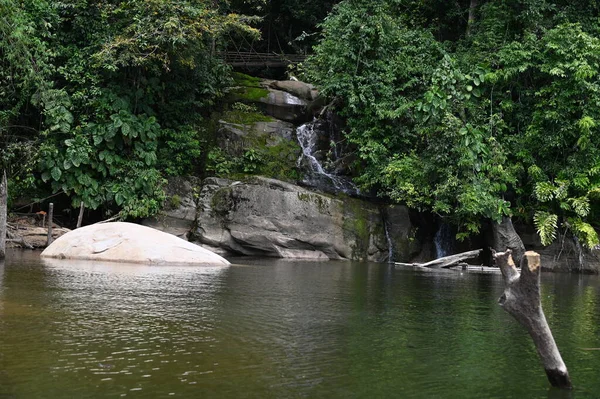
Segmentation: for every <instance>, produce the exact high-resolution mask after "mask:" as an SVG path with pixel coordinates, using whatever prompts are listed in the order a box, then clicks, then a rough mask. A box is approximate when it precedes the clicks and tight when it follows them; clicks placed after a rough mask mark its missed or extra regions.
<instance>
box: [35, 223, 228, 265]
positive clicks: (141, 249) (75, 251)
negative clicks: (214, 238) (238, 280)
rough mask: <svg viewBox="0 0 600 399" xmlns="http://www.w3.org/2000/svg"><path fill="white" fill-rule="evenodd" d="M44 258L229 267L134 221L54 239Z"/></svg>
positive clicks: (211, 255)
mask: <svg viewBox="0 0 600 399" xmlns="http://www.w3.org/2000/svg"><path fill="white" fill-rule="evenodd" d="M41 256H42V257H44V258H60V259H87V260H100V261H112V262H130V263H153V264H165V263H185V264H203V265H211V266H227V265H229V262H228V261H227V260H226V259H224V258H223V257H221V256H219V255H217V254H215V253H213V252H211V251H209V250H207V249H205V248H202V247H200V246H198V245H196V244H192V243H190V242H187V241H185V240H182V239H181V238H178V237H175V236H174V235H171V234H167V233H163V232H161V231H158V230H155V229H153V228H150V227H146V226H141V225H138V224H134V223H125V222H114V223H102V224H93V225H90V226H86V227H81V228H79V229H76V230H73V231H71V232H69V233H67V234H65V235H63V236H61V237H60V238H58V239H57V240H56V241H54V242H53V243H52V244H51V245H50V246H49V247H48V248H46V249H45V250H44V252H42V254H41Z"/></svg>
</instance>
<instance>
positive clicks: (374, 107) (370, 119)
mask: <svg viewBox="0 0 600 399" xmlns="http://www.w3.org/2000/svg"><path fill="white" fill-rule="evenodd" d="M451 3H452V2H442V1H441V0H440V1H433V2H430V3H427V4H425V3H422V2H412V1H406V2H404V1H401V2H398V1H395V0H386V1H381V2H369V1H366V0H355V1H343V2H341V3H340V4H338V5H337V6H336V7H335V8H334V11H333V13H332V14H331V15H330V16H329V17H328V18H327V19H326V20H325V21H324V23H323V25H322V30H323V35H322V39H321V42H320V43H319V45H318V46H317V47H316V48H315V55H314V56H313V57H311V58H310V59H309V60H308V62H307V63H306V76H307V77H308V79H309V80H311V81H313V82H315V83H317V84H318V85H319V86H320V89H321V91H322V93H324V94H325V95H328V96H330V97H334V98H335V99H336V101H335V104H337V108H338V112H339V113H340V114H342V115H343V116H344V117H345V118H346V119H347V126H348V132H347V136H348V139H349V140H350V141H351V142H352V143H354V144H355V145H356V146H357V148H358V155H359V162H360V163H361V165H360V167H358V168H356V169H357V170H360V171H361V173H360V175H359V176H358V178H357V181H358V182H359V183H361V184H362V186H363V187H366V188H372V189H376V190H377V191H378V192H379V194H380V195H382V196H386V197H389V198H392V199H394V200H396V201H398V202H404V203H406V204H407V205H409V206H410V207H413V208H417V209H421V210H428V211H431V212H435V213H437V214H439V215H441V216H444V217H445V219H446V220H450V221H453V222H454V223H455V224H456V225H457V226H458V227H459V234H458V236H459V238H464V237H467V236H468V235H470V234H473V233H477V232H478V231H479V226H480V223H481V221H482V220H483V219H495V220H499V219H500V218H501V217H502V216H503V215H511V214H512V213H514V212H515V211H517V209H518V213H519V214H520V215H529V217H532V216H533V219H534V223H535V224H536V226H537V228H538V231H539V233H540V236H541V237H542V241H543V242H544V243H545V244H548V243H549V242H551V240H552V239H553V238H554V237H555V231H556V229H557V228H558V226H560V225H562V224H565V225H566V224H568V222H567V220H571V219H572V220H577V221H579V222H577V223H571V229H572V231H573V233H574V234H576V235H577V236H578V237H579V238H580V239H581V241H582V242H583V243H584V244H585V245H587V246H588V247H592V246H594V245H596V244H597V242H595V243H594V240H595V239H597V236H595V235H594V234H591V231H592V230H593V228H594V225H595V223H596V220H597V215H598V210H599V209H600V208H598V203H596V202H595V201H596V200H597V199H598V193H599V192H600V179H599V176H600V173H599V172H600V141H599V138H600V135H599V134H598V133H599V132H598V123H597V121H598V120H600V119H599V118H600V115H599V112H600V111H599V110H600V108H598V104H600V86H599V84H600V81H598V79H597V77H598V76H599V72H600V70H599V68H600V51H599V50H600V39H598V37H597V32H598V31H599V29H600V24H599V23H598V20H597V19H594V18H591V17H590V15H597V13H598V11H599V9H598V6H597V5H595V3H593V2H585V1H584V2H578V3H576V4H564V3H559V2H538V1H534V0H531V1H530V0H527V1H525V2H490V1H483V2H478V4H477V9H476V13H475V16H476V21H475V23H473V24H470V25H469V26H467V25H466V14H465V12H467V10H468V4H467V6H466V7H464V8H461V6H460V4H459V2H455V3H452V4H451ZM517 3H518V4H517ZM399 4H401V5H402V6H401V7H399V6H398V5H399ZM465 4H466V3H465ZM550 10H553V11H550ZM558 10H560V11H558ZM581 223H586V224H585V226H586V227H581V228H575V227H573V226H575V224H577V226H584V225H582V224H581ZM590 229H591V230H590Z"/></svg>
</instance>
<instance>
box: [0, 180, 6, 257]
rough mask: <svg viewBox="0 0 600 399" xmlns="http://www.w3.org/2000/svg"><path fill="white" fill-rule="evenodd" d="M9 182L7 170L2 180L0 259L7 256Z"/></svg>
mask: <svg viewBox="0 0 600 399" xmlns="http://www.w3.org/2000/svg"><path fill="white" fill-rule="evenodd" d="M7 224H8V182H7V180H6V171H4V173H3V174H2V181H0V259H4V258H5V257H6V231H7V229H8V225H7Z"/></svg>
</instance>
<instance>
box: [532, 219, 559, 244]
mask: <svg viewBox="0 0 600 399" xmlns="http://www.w3.org/2000/svg"><path fill="white" fill-rule="evenodd" d="M533 222H534V224H535V228H536V229H537V232H538V234H539V235H540V239H541V241H542V245H550V244H551V243H552V241H554V239H555V238H556V229H557V228H558V226H557V222H558V216H556V215H554V214H550V213H548V212H544V211H538V212H536V213H535V215H534V216H533Z"/></svg>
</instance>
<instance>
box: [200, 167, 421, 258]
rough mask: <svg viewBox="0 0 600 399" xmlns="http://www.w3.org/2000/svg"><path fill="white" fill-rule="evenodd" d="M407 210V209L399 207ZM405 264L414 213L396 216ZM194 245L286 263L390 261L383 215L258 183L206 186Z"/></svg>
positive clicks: (364, 205) (358, 203) (211, 182)
mask: <svg viewBox="0 0 600 399" xmlns="http://www.w3.org/2000/svg"><path fill="white" fill-rule="evenodd" d="M396 208H403V207H396ZM396 216H397V217H396V218H395V222H394V224H395V226H397V227H398V231H400V232H401V233H400V235H399V236H398V237H395V238H394V239H395V241H396V242H397V247H398V248H401V252H402V253H401V254H399V255H398V256H399V258H401V259H407V258H409V257H410V253H409V248H410V242H409V241H410V237H409V235H410V229H411V224H410V220H409V218H408V213H407V212H404V213H402V211H398V212H396ZM194 239H195V240H197V241H199V242H201V243H202V244H205V245H207V246H209V247H210V248H220V249H222V250H226V251H228V252H229V253H233V254H238V255H253V256H271V257H280V258H313V259H366V260H373V261H382V260H386V259H387V257H388V243H387V240H386V235H385V229H384V225H383V219H382V215H381V212H380V209H379V208H378V207H377V206H376V205H374V204H371V203H369V202H366V201H362V200H358V199H352V198H344V199H340V198H335V197H332V196H327V195H323V194H319V193H315V192H312V191H309V190H306V189H303V188H301V187H298V186H295V185H292V184H288V183H284V182H282V181H278V180H273V179H267V178H261V177H257V178H253V179H250V180H248V181H247V182H244V183H241V182H233V181H230V180H225V179H216V178H209V179H206V180H205V181H204V183H203V187H202V190H201V192H200V198H199V213H198V219H197V228H196V231H195V233H194Z"/></svg>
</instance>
